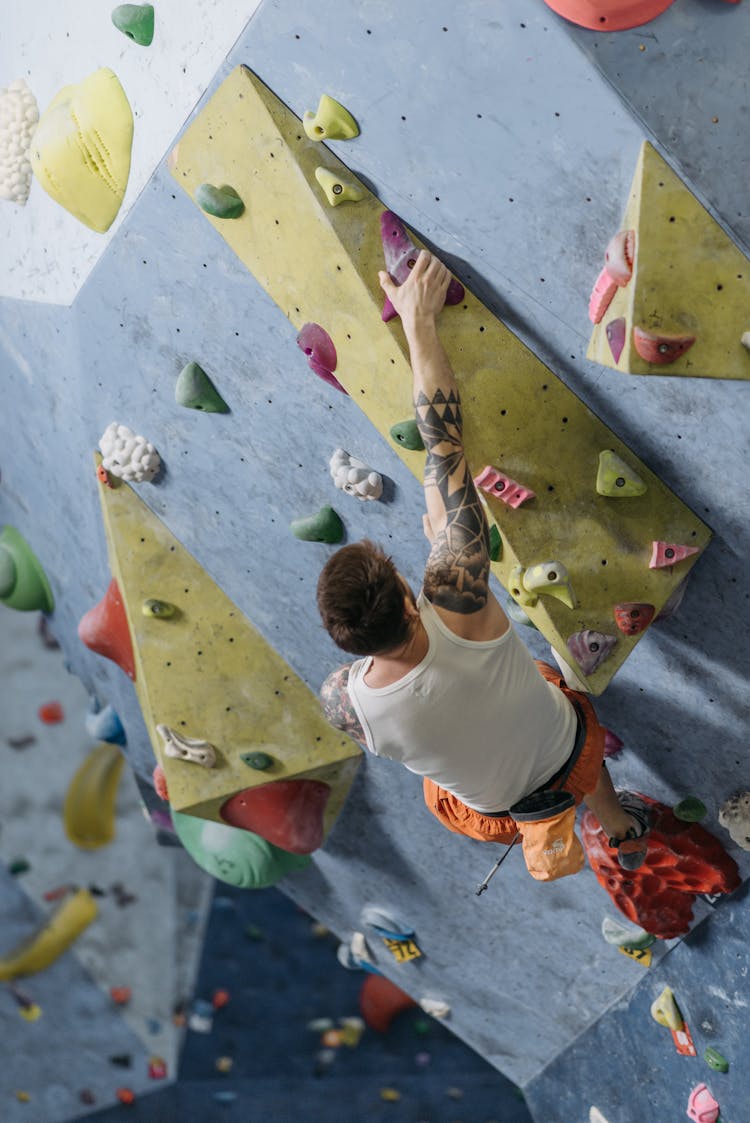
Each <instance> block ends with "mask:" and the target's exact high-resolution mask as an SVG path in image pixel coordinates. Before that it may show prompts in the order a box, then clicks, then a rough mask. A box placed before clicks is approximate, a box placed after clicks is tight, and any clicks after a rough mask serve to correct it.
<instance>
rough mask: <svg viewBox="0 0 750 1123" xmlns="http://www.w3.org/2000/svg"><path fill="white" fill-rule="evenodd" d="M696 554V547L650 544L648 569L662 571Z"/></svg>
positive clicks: (662, 543)
mask: <svg viewBox="0 0 750 1123" xmlns="http://www.w3.org/2000/svg"><path fill="white" fill-rule="evenodd" d="M697 553H698V547H697V546H678V545H677V543H676V542H652V543H651V561H650V562H649V563H648V565H649V569H664V568H665V567H666V566H672V565H676V564H677V562H681V561H684V560H685V558H689V557H692V555H693V554H697Z"/></svg>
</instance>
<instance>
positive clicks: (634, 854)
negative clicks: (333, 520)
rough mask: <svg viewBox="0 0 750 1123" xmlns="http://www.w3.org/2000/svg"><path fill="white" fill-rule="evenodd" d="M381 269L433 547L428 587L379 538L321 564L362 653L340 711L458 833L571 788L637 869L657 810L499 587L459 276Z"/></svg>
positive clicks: (333, 681)
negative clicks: (467, 418)
mask: <svg viewBox="0 0 750 1123" xmlns="http://www.w3.org/2000/svg"><path fill="white" fill-rule="evenodd" d="M379 279H380V284H381V287H382V288H383V290H384V292H385V294H386V295H387V296H388V298H389V299H390V301H391V303H392V304H393V306H394V307H395V309H396V311H397V312H398V313H399V316H400V317H401V324H402V327H403V330H404V332H405V334H406V339H407V342H408V345H409V353H410V360H411V366H412V371H413V375H414V406H415V410H416V420H417V425H418V428H419V432H420V434H421V437H422V440H423V441H424V444H425V448H426V449H427V460H426V465H425V474H424V489H425V500H426V505H427V514H426V515H425V516H424V529H425V533H426V535H427V537H428V539H429V540H430V542H431V550H430V555H429V558H428V560H427V565H426V568H425V573H424V581H423V586H422V590H421V592H420V594H419V597H418V598H415V596H414V594H413V593H412V591H411V589H410V588H409V586H408V584H407V582H406V581H405V580H404V578H403V577H402V576H401V575H400V574H399V573H398V571H397V570H396V567H395V566H394V564H393V562H392V561H391V559H390V558H389V557H387V556H386V555H385V553H383V551H382V550H380V549H379V548H378V547H377V546H376V545H375V544H374V543H372V542H369V541H367V540H364V541H362V542H359V543H355V544H353V545H350V546H344V547H343V548H341V549H340V550H338V551H337V552H336V553H335V554H334V555H333V556H332V557H331V558H330V559H329V561H328V562H327V564H326V565H325V566H324V568H323V570H322V572H321V574H320V578H319V581H318V593H317V596H318V608H319V610H320V613H321V617H322V619H323V623H324V625H325V627H326V629H327V631H328V632H329V634H330V636H331V638H332V639H333V640H334V642H335V643H336V644H337V645H338V646H339V647H341V648H342V649H343V650H344V651H347V652H349V653H351V654H355V655H360V656H364V658H360V659H358V660H357V661H356V662H354V663H352V664H351V665H347V666H344V667H340V668H339V669H338V670H337V671H334V672H333V673H332V674H331V675H329V676H328V678H327V679H326V681H325V683H324V684H323V687H322V689H321V699H322V702H323V708H324V710H325V713H326V715H327V717H328V720H329V721H330V722H331V724H332V725H334V726H336V728H338V729H341V730H344V731H345V732H346V733H348V734H350V735H351V736H352V737H354V738H355V739H356V740H357V741H359V742H360V743H361V744H363V745H365V746H366V747H367V748H368V749H369V750H370V752H372V753H374V754H375V755H376V756H385V757H389V758H391V759H394V760H399V761H401V762H402V763H403V764H404V765H405V766H406V767H407V768H408V769H409V770H410V771H412V772H415V773H417V774H418V775H420V776H422V777H423V778H424V780H423V785H424V796H425V802H426V804H427V806H428V808H429V809H430V811H432V813H433V814H434V815H435V816H436V817H437V818H438V819H439V820H440V821H441V822H442V823H443V824H444V825H445V826H447V827H448V828H449V829H451V830H453V831H456V832H457V833H461V834H466V835H468V836H469V837H471V838H477V839H482V840H487V841H496V842H511V841H512V839H513V838H514V837H515V835H516V833H517V831H518V829H519V824H518V822H517V821H516V820H515V819H514V818H513V817H511V815H510V809H511V808H512V807H513V806H514V805H516V804H518V802H519V801H520V800H522V799H523V798H524V797H528V796H530V795H531V794H532V793H537V792H540V791H542V790H546V789H550V788H555V787H558V788H560V787H562V788H564V789H565V791H566V792H570V793H571V794H572V795H573V797H574V799H575V803H576V804H577V803H579V802H580V801H581V799H584V800H585V802H586V804H587V805H588V807H590V808H591V810H592V811H593V812H594V814H595V815H596V816H597V817H598V819H599V822H600V823H601V825H602V828H603V830H604V832H605V833H606V835H607V837H608V838H609V839H610V845H611V846H613V847H617V852H618V857H619V860H620V863H621V865H623V866H624V867H625V868H627V869H636V868H637V867H638V866H639V865H641V863H642V862H643V860H644V857H645V852H646V839H645V835H646V834H647V832H648V822H649V820H648V812H647V811H646V808H645V805H644V804H643V802H642V801H641V800H640V799H639V798H638V797H637V796H634V795H632V794H631V793H626V792H621V793H619V797H618V794H617V793H616V792H615V790H614V787H613V785H612V781H611V780H610V778H609V774H608V772H607V770H606V767H605V766H604V764H603V747H604V736H605V732H606V731H605V730H604V729H603V727H602V726H601V725H600V724H599V722H598V721H597V719H596V715H595V713H594V710H593V707H592V706H591V703H590V701H589V699H588V697H587V696H586V695H585V694H580V693H577V692H575V691H573V690H571V689H569V688H568V687H567V686H566V685H565V684H564V680H563V679H562V678H561V676H560V674H559V673H558V672H557V671H555V670H553V668H552V667H549V666H547V665H546V664H543V663H538V664H537V663H535V662H534V660H533V659H532V657H531V655H530V653H529V652H528V650H527V649H526V647H525V646H524V645H523V643H522V642H521V641H520V639H519V638H518V636H517V635H516V633H515V631H514V630H513V628H512V627H511V624H510V621H509V620H508V617H507V616H506V615H505V613H504V611H503V609H502V608H501V606H500V604H499V602H498V601H497V599H496V597H495V596H494V594H493V593H492V591H491V590H490V587H489V576H490V553H489V526H488V523H487V517H486V515H485V512H484V507H483V504H482V502H481V500H480V498H479V495H478V493H477V490H476V487H475V485H474V482H473V480H472V476H471V472H470V471H469V468H468V465H467V462H466V458H465V456H464V449H463V443H462V418H461V402H460V398H459V392H458V387H457V385H456V380H455V377H454V374H453V371H452V370H451V367H450V364H449V362H448V358H447V356H446V353H445V351H444V350H443V346H442V344H441V342H440V339H439V336H438V330H437V317H438V314H439V312H440V310H441V309H442V307H443V304H444V300H445V294H446V291H447V288H448V284H449V281H450V273H449V271H448V270H447V269H446V267H445V266H444V265H443V264H442V263H441V262H440V261H439V260H438V259H437V258H436V257H434V256H432V255H431V254H430V253H428V252H427V251H426V250H422V251H421V252H420V254H419V255H418V257H417V259H416V262H415V264H414V267H413V269H412V271H411V273H410V274H409V277H408V278H407V280H406V281H405V282H404V283H403V284H402V285H401V286H397V285H396V284H394V282H393V281H392V279H391V278H390V276H389V275H388V274H387V273H380V274H379ZM571 819H572V815H571ZM571 832H572V826H571ZM577 868H580V867H577ZM552 876H555V875H554V874H553V875H552Z"/></svg>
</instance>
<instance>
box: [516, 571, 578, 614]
mask: <svg viewBox="0 0 750 1123" xmlns="http://www.w3.org/2000/svg"><path fill="white" fill-rule="evenodd" d="M523 586H524V589H525V590H526V592H527V593H532V594H534V595H535V596H536V595H538V596H542V595H548V596H551V597H556V598H557V600H560V601H562V603H563V604H566V605H567V606H568V608H575V606H576V598H575V594H574V593H573V590H572V588H571V585H570V574H569V573H568V570H567V568H566V567H565V566H564V565H563V564H562V562H558V561H548V562H540V563H539V564H538V565H531V566H529V568H528V569H527V570H526V571H525V573H524V575H523ZM521 603H522V604H523V601H522V602H521Z"/></svg>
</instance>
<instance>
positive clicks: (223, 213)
mask: <svg viewBox="0 0 750 1123" xmlns="http://www.w3.org/2000/svg"><path fill="white" fill-rule="evenodd" d="M195 201H196V203H197V204H198V206H199V207H200V208H201V210H202V211H205V212H206V214H210V215H213V217H214V218H239V217H240V215H241V214H244V211H245V204H244V203H243V202H242V199H241V198H240V197H239V195H238V194H237V192H236V191H235V189H234V188H233V187H230V186H229V184H227V183H223V184H222V185H221V187H214V186H213V184H212V183H201V184H200V186H198V187H196V189H195Z"/></svg>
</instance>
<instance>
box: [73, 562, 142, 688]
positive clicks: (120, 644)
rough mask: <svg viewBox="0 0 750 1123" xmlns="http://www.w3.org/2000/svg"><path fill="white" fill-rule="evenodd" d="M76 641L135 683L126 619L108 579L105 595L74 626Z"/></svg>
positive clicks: (116, 590) (115, 588) (116, 588)
mask: <svg viewBox="0 0 750 1123" xmlns="http://www.w3.org/2000/svg"><path fill="white" fill-rule="evenodd" d="M78 638H79V639H80V640H81V641H82V643H85V644H86V647H89V648H91V650H92V651H95V652H96V653H97V655H103V656H104V657H105V659H111V660H112V662H113V663H117V665H118V667H122V669H123V671H124V672H125V674H126V675H128V676H129V677H130V678H132V679H135V657H134V655H133V641H132V640H131V638H130V628H129V627H128V618H127V616H126V614H125V605H124V603H123V599H122V596H121V595H120V589H119V586H118V584H117V581H116V580H115V579H114V577H113V578H112V580H111V581H110V583H109V586H108V588H107V591H106V593H105V594H104V596H103V597H102V599H101V600H100V601H99V603H98V604H95V605H94V607H93V608H90V609H89V611H88V612H87V613H86V615H85V616H82V617H81V619H80V621H79V623H78Z"/></svg>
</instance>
